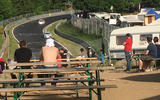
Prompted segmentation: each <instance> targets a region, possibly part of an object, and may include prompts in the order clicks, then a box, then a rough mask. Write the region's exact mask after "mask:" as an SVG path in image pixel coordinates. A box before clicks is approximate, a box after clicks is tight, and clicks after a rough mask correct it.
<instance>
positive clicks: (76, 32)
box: [58, 21, 101, 52]
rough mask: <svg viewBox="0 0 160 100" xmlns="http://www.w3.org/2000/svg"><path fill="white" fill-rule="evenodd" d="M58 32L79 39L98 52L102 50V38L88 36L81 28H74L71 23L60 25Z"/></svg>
mask: <svg viewBox="0 0 160 100" xmlns="http://www.w3.org/2000/svg"><path fill="white" fill-rule="evenodd" d="M58 30H59V31H60V32H63V33H65V34H67V35H70V36H73V37H76V38H79V39H81V40H84V41H85V42H87V43H88V44H89V45H90V46H91V47H92V48H93V49H95V51H96V52H99V51H100V49H101V37H100V36H96V35H92V34H87V33H84V32H82V31H81V30H80V29H79V28H77V27H75V26H73V25H72V24H71V22H70V21H67V22H64V23H62V24H61V25H59V27H58Z"/></svg>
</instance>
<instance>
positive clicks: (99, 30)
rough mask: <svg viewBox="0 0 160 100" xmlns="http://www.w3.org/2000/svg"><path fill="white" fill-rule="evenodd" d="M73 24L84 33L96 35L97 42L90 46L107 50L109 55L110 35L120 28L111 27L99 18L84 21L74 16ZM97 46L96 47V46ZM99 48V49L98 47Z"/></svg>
mask: <svg viewBox="0 0 160 100" xmlns="http://www.w3.org/2000/svg"><path fill="white" fill-rule="evenodd" d="M71 23H72V25H74V26H75V27H77V28H79V29H80V30H81V31H82V32H83V33H86V34H90V35H96V36H97V37H101V38H97V39H96V40H94V41H92V42H91V43H90V44H91V45H92V46H93V47H95V48H96V49H97V48H100V49H103V48H105V50H104V51H105V52H106V53H107V54H108V55H109V48H108V47H109V42H110V33H111V32H112V31H113V30H114V29H117V28H118V27H116V26H113V25H110V24H109V23H108V22H107V21H105V20H103V19H98V18H90V19H84V18H81V17H77V16H76V15H73V16H72V18H71ZM95 45H96V46H95ZM97 46H98V47H97ZM98 50H99V49H97V51H98Z"/></svg>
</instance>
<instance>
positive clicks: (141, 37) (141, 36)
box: [140, 34, 152, 41]
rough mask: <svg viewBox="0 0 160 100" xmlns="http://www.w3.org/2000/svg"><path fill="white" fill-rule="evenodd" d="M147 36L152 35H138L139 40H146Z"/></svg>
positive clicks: (150, 35)
mask: <svg viewBox="0 0 160 100" xmlns="http://www.w3.org/2000/svg"><path fill="white" fill-rule="evenodd" d="M147 37H152V34H143V35H140V41H147Z"/></svg>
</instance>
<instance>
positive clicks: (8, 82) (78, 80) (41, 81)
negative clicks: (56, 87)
mask: <svg viewBox="0 0 160 100" xmlns="http://www.w3.org/2000/svg"><path fill="white" fill-rule="evenodd" d="M95 81H96V79H74V80H24V81H23V83H51V82H56V83H69V82H95ZM100 81H104V79H100ZM0 83H1V84H11V83H18V80H16V81H11V80H10V81H0Z"/></svg>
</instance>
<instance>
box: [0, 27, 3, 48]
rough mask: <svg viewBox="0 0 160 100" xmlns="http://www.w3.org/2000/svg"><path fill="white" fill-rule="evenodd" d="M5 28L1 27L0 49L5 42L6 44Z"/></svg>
mask: <svg viewBox="0 0 160 100" xmlns="http://www.w3.org/2000/svg"><path fill="white" fill-rule="evenodd" d="M3 30H4V27H3V26H0V48H2V45H3V42H4V33H3Z"/></svg>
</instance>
